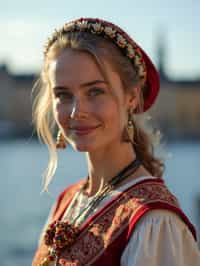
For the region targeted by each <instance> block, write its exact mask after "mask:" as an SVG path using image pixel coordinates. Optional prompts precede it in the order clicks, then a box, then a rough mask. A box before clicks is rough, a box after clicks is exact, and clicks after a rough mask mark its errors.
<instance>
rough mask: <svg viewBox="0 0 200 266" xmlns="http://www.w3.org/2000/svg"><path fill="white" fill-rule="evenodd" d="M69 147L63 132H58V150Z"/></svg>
mask: <svg viewBox="0 0 200 266" xmlns="http://www.w3.org/2000/svg"><path fill="white" fill-rule="evenodd" d="M66 147H67V145H66V141H65V138H64V136H63V134H62V132H61V130H60V129H59V130H58V134H57V138H56V148H57V149H65V148H66Z"/></svg>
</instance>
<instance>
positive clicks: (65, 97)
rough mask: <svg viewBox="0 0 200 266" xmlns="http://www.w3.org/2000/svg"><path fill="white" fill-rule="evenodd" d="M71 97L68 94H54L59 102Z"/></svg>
mask: <svg viewBox="0 0 200 266" xmlns="http://www.w3.org/2000/svg"><path fill="white" fill-rule="evenodd" d="M72 97H73V95H72V94H70V93H68V92H58V93H56V98H59V99H61V100H64V99H72Z"/></svg>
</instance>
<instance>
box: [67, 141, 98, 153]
mask: <svg viewBox="0 0 200 266" xmlns="http://www.w3.org/2000/svg"><path fill="white" fill-rule="evenodd" d="M71 145H72V147H73V149H74V150H76V151H79V152H90V151H92V150H94V149H95V147H94V145H92V144H91V143H90V144H86V143H72V144H71Z"/></svg>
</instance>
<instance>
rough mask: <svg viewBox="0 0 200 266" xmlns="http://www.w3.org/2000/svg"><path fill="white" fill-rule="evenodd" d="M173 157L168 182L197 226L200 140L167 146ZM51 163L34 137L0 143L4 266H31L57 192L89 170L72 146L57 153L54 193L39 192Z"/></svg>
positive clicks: (0, 222) (1, 255)
mask: <svg viewBox="0 0 200 266" xmlns="http://www.w3.org/2000/svg"><path fill="white" fill-rule="evenodd" d="M167 152H168V153H170V154H172V157H171V158H169V159H168V160H167V161H166V172H165V180H166V183H167V184H168V186H169V188H170V189H171V191H173V192H174V193H175V194H176V195H177V197H178V198H179V200H180V203H181V205H182V207H183V210H184V211H185V213H186V214H187V215H188V216H189V218H190V219H191V221H192V223H193V224H195V225H196V226H197V225H199V223H200V221H198V216H197V211H198V210H197V206H196V204H195V202H196V198H197V196H198V197H200V176H199V170H200V169H199V168H200V156H199V155H200V142H199V143H197V142H195V143H192V142H190V143H176V144H168V145H167ZM47 161H48V152H47V149H46V148H45V147H44V146H43V145H41V144H39V143H37V142H34V141H26V140H17V141H9V142H1V143H0V166H1V179H0V211H1V219H0V258H1V263H0V265H1V266H19V265H20V266H28V265H31V259H32V256H33V254H34V250H35V248H36V245H37V239H38V236H39V232H40V230H41V228H42V226H43V224H44V222H45V219H46V217H47V214H48V211H49V208H50V206H51V205H52V203H53V202H54V200H55V198H56V195H57V194H58V193H59V192H60V191H61V190H62V189H63V188H64V187H65V186H66V185H68V184H70V183H72V182H74V181H76V180H78V179H79V178H80V177H84V176H86V174H87V169H86V164H85V158H84V155H83V154H81V153H75V152H74V151H73V150H72V149H70V148H68V149H67V150H64V151H60V152H59V165H58V170H57V172H56V176H55V178H54V180H53V182H52V184H51V185H50V187H49V189H50V191H51V196H49V195H47V194H42V195H41V194H40V191H41V184H42V181H41V173H42V172H43V170H44V169H45V167H46V164H47Z"/></svg>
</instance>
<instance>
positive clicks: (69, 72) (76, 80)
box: [48, 49, 121, 87]
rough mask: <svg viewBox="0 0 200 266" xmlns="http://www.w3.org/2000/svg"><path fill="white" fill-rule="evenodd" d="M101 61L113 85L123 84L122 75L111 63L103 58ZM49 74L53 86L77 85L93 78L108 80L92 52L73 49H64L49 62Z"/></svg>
mask: <svg viewBox="0 0 200 266" xmlns="http://www.w3.org/2000/svg"><path fill="white" fill-rule="evenodd" d="M101 61H102V63H103V67H104V70H105V71H106V73H107V76H108V78H109V81H110V83H111V84H112V85H113V86H116V85H117V84H116V83H118V86H119V85H121V84H120V83H121V80H120V77H119V75H118V74H117V73H116V72H114V71H113V69H112V67H111V65H110V64H109V63H108V62H106V61H105V60H103V59H102V58H101ZM48 76H49V80H50V84H51V86H57V85H59V86H61V85H67V86H69V87H70V86H71V87H76V86H79V85H80V84H83V83H87V82H90V81H92V80H103V81H106V80H105V78H104V75H103V74H102V73H101V69H100V68H99V66H98V64H97V62H96V61H95V59H94V58H93V56H92V55H91V54H89V53H86V52H81V51H75V50H72V49H66V50H64V51H63V52H62V53H61V54H60V55H59V56H58V57H57V58H55V59H53V60H51V61H50V62H49V70H48Z"/></svg>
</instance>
